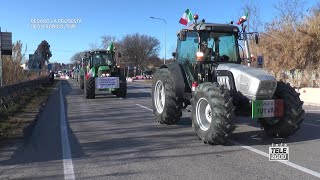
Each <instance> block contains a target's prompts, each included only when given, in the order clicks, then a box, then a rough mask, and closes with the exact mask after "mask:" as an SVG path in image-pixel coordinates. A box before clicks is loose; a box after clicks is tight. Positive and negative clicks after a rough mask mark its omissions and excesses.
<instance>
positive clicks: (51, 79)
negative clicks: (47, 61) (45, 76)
mask: <svg viewBox="0 0 320 180" xmlns="http://www.w3.org/2000/svg"><path fill="white" fill-rule="evenodd" d="M49 78H50V82H51V84H52V85H53V82H54V73H53V72H52V71H50V74H49Z"/></svg>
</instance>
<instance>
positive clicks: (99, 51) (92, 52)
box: [90, 50, 113, 54]
mask: <svg viewBox="0 0 320 180" xmlns="http://www.w3.org/2000/svg"><path fill="white" fill-rule="evenodd" d="M112 52H113V51H108V50H93V51H90V53H91V54H98V53H106V54H108V53H112Z"/></svg>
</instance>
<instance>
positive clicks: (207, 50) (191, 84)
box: [151, 18, 305, 144]
mask: <svg viewBox="0 0 320 180" xmlns="http://www.w3.org/2000/svg"><path fill="white" fill-rule="evenodd" d="M194 19H195V22H194V24H192V25H191V26H188V27H186V28H184V29H182V30H181V31H179V32H178V34H177V36H178V41H177V49H176V52H175V53H173V55H174V57H175V59H176V61H175V62H173V63H170V64H164V65H162V66H161V67H160V68H159V69H158V70H157V72H156V73H155V75H154V79H153V84H152V96H151V97H152V105H153V112H154V116H155V119H156V121H158V122H159V123H161V124H168V125H171V124H176V123H177V122H178V121H179V120H180V118H181V116H182V109H185V108H186V107H187V106H189V105H191V119H192V127H193V129H194V131H195V133H196V135H197V136H198V137H199V139H201V140H202V141H203V142H204V143H209V144H224V143H225V142H226V141H227V138H228V137H230V135H231V134H232V132H233V131H234V130H235V128H236V125H235V123H236V117H237V116H243V117H251V118H253V119H255V120H257V123H260V124H261V127H262V128H263V129H264V130H265V132H266V134H267V135H269V136H271V137H281V138H283V137H287V136H290V135H292V134H294V133H295V132H296V131H297V130H298V129H299V127H300V124H301V123H302V122H303V116H304V113H305V112H304V110H303V106H302V105H303V102H302V101H301V100H300V97H299V94H298V93H297V92H296V91H295V89H294V88H293V87H291V86H290V85H289V84H286V83H284V82H282V81H277V80H276V78H274V77H273V76H272V75H270V74H269V73H268V72H267V71H265V70H263V69H259V68H254V67H250V52H249V43H248V39H247V34H250V33H249V32H248V33H247V32H246V26H244V25H242V32H241V31H240V29H239V28H238V27H237V26H235V25H232V24H216V23H206V22H205V20H202V21H201V22H200V23H197V21H196V18H194ZM251 34H253V33H251ZM255 34H257V33H255ZM255 39H256V43H258V36H255ZM238 40H243V41H244V45H245V52H246V56H247V57H246V58H247V59H246V60H247V61H248V66H246V65H242V61H243V60H242V59H241V58H240V52H239V45H240V44H239V41H238Z"/></svg>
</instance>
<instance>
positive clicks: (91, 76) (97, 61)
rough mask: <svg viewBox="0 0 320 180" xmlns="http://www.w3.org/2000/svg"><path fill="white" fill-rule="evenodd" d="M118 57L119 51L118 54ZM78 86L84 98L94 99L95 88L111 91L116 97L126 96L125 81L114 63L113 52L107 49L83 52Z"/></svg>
mask: <svg viewBox="0 0 320 180" xmlns="http://www.w3.org/2000/svg"><path fill="white" fill-rule="evenodd" d="M118 56H119V57H120V56H121V55H120V53H119V54H118ZM79 81H80V88H81V89H84V93H85V97H86V99H94V98H95V95H96V90H99V91H111V93H112V94H113V95H116V96H117V97H122V98H124V97H126V96H127V81H126V78H125V76H124V75H123V74H121V69H120V67H119V66H117V65H116V62H115V52H114V51H108V50H99V51H89V52H86V53H85V56H84V58H83V60H82V67H81V69H80V80H79Z"/></svg>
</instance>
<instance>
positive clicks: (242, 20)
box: [237, 11, 249, 25]
mask: <svg viewBox="0 0 320 180" xmlns="http://www.w3.org/2000/svg"><path fill="white" fill-rule="evenodd" d="M248 15H249V13H248V11H247V12H246V13H245V14H244V15H243V16H241V18H240V19H239V21H238V22H237V24H238V25H240V24H242V23H244V22H246V21H247V18H248Z"/></svg>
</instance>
